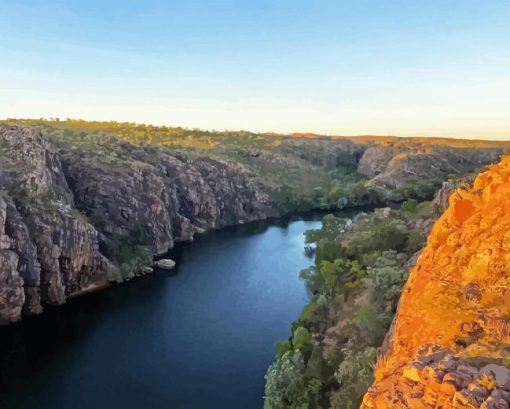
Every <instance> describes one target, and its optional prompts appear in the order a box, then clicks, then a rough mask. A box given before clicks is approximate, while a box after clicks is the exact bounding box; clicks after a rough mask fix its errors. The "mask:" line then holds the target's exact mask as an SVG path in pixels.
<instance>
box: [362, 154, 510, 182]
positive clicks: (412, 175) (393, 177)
mask: <svg viewBox="0 0 510 409" xmlns="http://www.w3.org/2000/svg"><path fill="white" fill-rule="evenodd" d="M502 153H503V149H502V148H496V147H494V148H489V149H475V148H451V147H444V146H436V145H421V144H410V145H409V146H405V145H402V144H400V145H398V146H391V145H379V146H371V147H369V148H368V149H366V151H365V153H364V154H363V156H362V157H361V159H360V161H359V164H358V172H360V173H362V174H364V175H367V176H369V177H370V178H371V180H370V184H371V185H373V186H377V187H380V188H384V189H390V190H391V189H400V188H402V187H405V186H406V185H408V184H409V183H414V182H420V181H426V180H434V179H439V180H445V179H446V178H447V177H448V175H450V174H455V175H465V174H466V173H469V172H472V171H473V170H475V169H477V168H479V167H480V166H482V165H486V164H490V163H494V162H496V161H497V160H498V158H499V157H500V156H501V154H502Z"/></svg>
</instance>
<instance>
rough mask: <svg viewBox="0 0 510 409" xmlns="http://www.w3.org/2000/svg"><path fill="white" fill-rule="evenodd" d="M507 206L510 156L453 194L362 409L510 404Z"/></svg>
mask: <svg viewBox="0 0 510 409" xmlns="http://www.w3.org/2000/svg"><path fill="white" fill-rule="evenodd" d="M509 202H510V157H505V158H503V160H502V161H501V163H500V164H498V165H495V166H492V167H490V168H489V170H488V171H487V172H484V173H482V174H480V175H479V176H478V178H477V179H476V180H475V182H474V185H473V187H472V188H469V189H459V190H456V191H455V192H454V193H453V194H452V195H451V196H450V198H449V207H448V209H447V210H446V212H445V213H444V214H443V215H442V216H441V218H440V219H439V220H438V221H437V222H436V223H435V225H434V227H433V229H432V232H431V234H430V236H429V239H428V243H427V246H426V248H425V249H424V251H423V252H422V253H421V255H420V257H419V259H418V262H417V265H416V266H415V267H414V268H413V270H412V271H411V274H410V276H409V280H408V282H407V284H406V287H405V288H404V291H403V293H402V297H401V300H400V304H399V309H398V313H397V316H396V320H395V322H394V325H393V326H392V334H391V337H390V341H389V346H388V348H387V350H386V353H385V354H384V355H383V356H381V357H380V358H379V360H378V363H377V365H376V369H375V378H376V382H375V383H374V385H373V387H372V388H370V390H369V391H368V392H367V394H366V395H365V399H364V401H363V405H362V408H377V409H385V408H458V409H460V408H508V407H510V382H509V381H510V366H509V364H508V359H509V357H510V356H509V353H508V349H507V345H508V343H509V341H510V329H509V328H510V322H509V320H508V317H509V316H510V304H509V303H508V290H509V289H510V285H509V277H510V273H509V271H508V265H509V261H510V241H509V237H510V217H508V216H509V214H510V208H509V207H508V203H509Z"/></svg>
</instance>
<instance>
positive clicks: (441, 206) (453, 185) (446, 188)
mask: <svg viewBox="0 0 510 409" xmlns="http://www.w3.org/2000/svg"><path fill="white" fill-rule="evenodd" d="M474 180H475V175H468V176H464V177H461V178H458V179H449V180H447V181H446V182H443V185H442V186H441V189H439V191H438V192H437V193H436V196H435V197H434V200H433V201H432V209H433V211H434V214H436V215H438V216H440V215H441V214H443V213H444V211H445V210H446V209H447V208H448V202H449V199H450V196H451V194H452V193H453V192H455V191H456V190H457V189H469V188H470V187H471V185H472V184H473V181H474Z"/></svg>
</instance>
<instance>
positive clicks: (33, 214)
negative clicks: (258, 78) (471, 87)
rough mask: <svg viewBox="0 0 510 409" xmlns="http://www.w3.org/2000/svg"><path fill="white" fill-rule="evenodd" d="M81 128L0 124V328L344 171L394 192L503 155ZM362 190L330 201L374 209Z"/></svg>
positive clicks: (142, 267)
mask: <svg viewBox="0 0 510 409" xmlns="http://www.w3.org/2000/svg"><path fill="white" fill-rule="evenodd" d="M15 122H16V121H15ZM59 126H60V125H59ZM76 126H77V125H75V124H72V123H71V124H65V126H64V127H63V128H49V127H48V126H46V127H45V126H36V127H31V126H18V125H9V124H6V125H0V323H9V322H13V321H17V320H19V319H20V317H21V315H23V314H25V315H28V314H37V313H40V312H41V311H42V309H43V305H44V304H62V303H64V302H65V301H66V299H67V298H68V297H70V296H73V295H76V294H80V293H83V292H88V291H92V290H94V289H97V288H101V287H103V286H106V285H108V284H109V283H111V282H120V281H123V280H125V279H129V278H132V277H134V276H135V275H137V274H140V273H141V272H148V271H150V266H152V263H153V258H158V257H160V256H162V255H164V254H165V253H166V252H167V251H168V250H169V249H171V248H172V247H173V246H174V244H175V243H176V242H179V241H181V242H182V241H191V240H192V239H193V236H194V235H195V234H196V233H203V232H205V231H207V230H210V229H215V228H221V227H223V226H227V225H233V224H239V223H246V222H250V221H255V220H261V219H265V218H267V217H271V216H278V215H279V214H281V211H282V208H283V209H285V211H289V210H295V209H294V208H292V206H293V205H294V204H295V203H298V202H299V194H300V192H304V191H306V192H308V193H307V194H309V202H310V206H313V205H314V202H313V200H316V199H314V197H315V196H313V195H315V190H314V189H315V187H316V185H315V183H317V179H322V178H323V177H325V176H326V175H335V177H337V176H338V175H336V174H335V172H337V170H338V169H339V168H341V167H342V166H349V167H351V168H352V167H354V169H356V170H357V172H358V173H357V174H358V175H365V176H366V178H367V180H368V182H367V185H373V186H376V187H377V188H378V189H381V191H382V192H390V193H391V192H392V191H393V190H395V189H399V188H402V187H403V186H407V185H409V184H413V183H415V182H416V181H418V180H419V181H423V180H430V179H431V178H434V179H439V180H440V179H443V180H444V179H446V178H447V176H448V175H450V174H465V173H467V172H471V171H473V170H474V169H476V168H477V167H479V166H481V165H485V164H487V163H492V162H494V161H496V160H497V159H498V158H499V156H500V155H501V153H502V151H503V149H502V148H501V147H497V146H493V145H491V146H489V147H487V148H484V149H475V148H467V147H464V146H463V147H460V148H453V147H448V146H444V145H442V146H436V147H431V146H425V145H424V144H423V143H422V142H420V143H417V144H412V143H411V144H408V145H406V146H405V147H402V146H401V145H399V146H398V148H395V147H392V146H382V145H381V146H376V145H374V144H365V143H364V144H356V143H354V142H352V141H349V140H341V141H336V140H331V139H327V140H304V139H296V138H290V137H285V136H274V135H273V136H267V137H266V136H261V135H248V136H243V135H241V136H235V138H234V137H233V136H231V135H230V134H225V135H226V136H225V135H223V134H219V136H218V135H216V136H215V137H216V138H217V140H215V139H214V138H213V136H214V135H212V136H211V135H209V134H207V135H206V136H207V138H206V145H207V149H205V148H204V149H202V148H201V149H195V148H190V147H187V146H184V145H183V146H180V145H179V146H180V148H182V149H187V151H186V150H184V151H183V150H182V149H181V150H179V149H174V148H173V146H174V145H175V144H177V143H181V142H182V141H189V140H192V141H193V139H189V138H188V137H186V138H173V139H171V140H170V141H171V142H172V141H173V142H172V145H171V147H168V146H166V145H165V144H168V143H169V141H166V140H163V142H160V143H159V145H158V143H156V142H154V143H152V142H151V141H152V139H147V138H145V139H143V140H142V141H141V142H136V141H131V139H130V140H129V141H128V140H126V138H124V139H123V138H122V137H121V136H119V137H117V136H115V135H110V134H104V133H97V132H96V130H94V131H90V132H89V131H88V128H87V126H88V124H85V125H83V126H84V128H79V127H78V128H76ZM41 129H44V132H42V131H41ZM81 129H85V131H83V132H82V131H81ZM123 129H124V128H123ZM129 129H131V128H129ZM144 129H145V128H144ZM154 129H156V128H154ZM154 129H153V128H150V130H151V132H156V131H154ZM50 131H51V132H53V134H52V135H53V136H52V138H48V135H47V133H48V132H50ZM167 131H168V129H167ZM133 132H134V133H135V134H136V132H139V130H138V128H133ZM140 132H141V131H140ZM144 132H145V131H144ZM158 132H159V131H158ZM151 135H152V134H151ZM130 138H131V137H130ZM151 138H152V136H151ZM204 138H205V137H204ZM211 138H213V139H211ZM250 138H251V139H250ZM200 141H201V139H200V140H198V142H200ZM232 141H233V142H232ZM246 141H248V142H246ZM195 142H196V143H198V142H197V141H195ZM193 149H195V150H193ZM337 173H338V172H337ZM328 177H329V176H328ZM294 180H296V181H298V182H299V183H297V184H296V186H290V187H289V185H288V184H289V183H291V184H292V183H293V181H294ZM339 183H340V182H339ZM342 183H343V182H342ZM359 183H361V182H359ZM366 191H367V190H366V189H365V190H362V191H361V193H359V194H358V193H356V190H354V193H352V197H349V199H348V200H347V199H345V198H344V197H341V194H340V197H338V198H337V196H338V191H337V193H336V196H335V195H333V196H332V197H333V201H334V203H342V204H343V205H345V204H346V203H347V205H363V204H365V205H366V204H372V201H373V200H377V201H378V200H380V196H369V195H367V194H366V193H365V192H366ZM277 195H278V198H277V197H276V196H277ZM365 196H366V197H365ZM374 197H375V199H374ZM383 197H384V195H383ZM398 197H400V198H401V199H402V195H400V196H399V195H397V198H398ZM278 201H279V203H277V202H278ZM281 203H285V204H286V206H283V207H282V206H279V205H278V204H281ZM289 206H290V207H289ZM315 206H317V204H315Z"/></svg>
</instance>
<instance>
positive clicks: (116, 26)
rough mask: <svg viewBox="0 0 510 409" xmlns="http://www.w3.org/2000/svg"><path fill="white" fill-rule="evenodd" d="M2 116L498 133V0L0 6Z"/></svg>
mask: <svg viewBox="0 0 510 409" xmlns="http://www.w3.org/2000/svg"><path fill="white" fill-rule="evenodd" d="M0 118H74V119H78V118H79V119H87V120H116V121H129V122H141V123H151V124H158V125H169V126H184V127H189V128H203V129H216V130H224V129H235V130H237V129H245V130H251V131H260V132H264V131H274V132H314V133H321V134H329V135H357V134H377V135H401V136H414V135H428V136H450V137H463V138H483V139H508V140H510V0H350V1H348V0H336V1H331V0H309V1H304V0H251V1H248V0H229V1H215V0H180V1H176V0H167V1H163V0H136V1H135V0H67V1H64V0H41V1H37V0H31V1H29V0H0Z"/></svg>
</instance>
